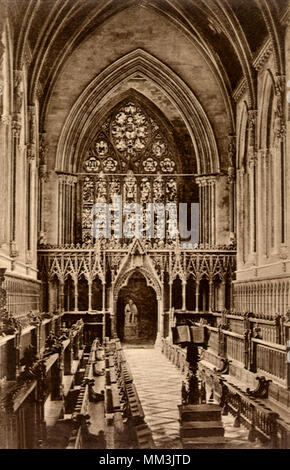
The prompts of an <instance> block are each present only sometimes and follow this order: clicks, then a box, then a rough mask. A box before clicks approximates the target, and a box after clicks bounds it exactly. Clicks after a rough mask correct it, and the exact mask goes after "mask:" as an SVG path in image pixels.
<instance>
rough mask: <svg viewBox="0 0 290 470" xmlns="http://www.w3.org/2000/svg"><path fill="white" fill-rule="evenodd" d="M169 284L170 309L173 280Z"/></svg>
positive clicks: (170, 306)
mask: <svg viewBox="0 0 290 470" xmlns="http://www.w3.org/2000/svg"><path fill="white" fill-rule="evenodd" d="M168 286H169V311H170V310H171V308H172V281H171V280H170V281H169V282H168Z"/></svg>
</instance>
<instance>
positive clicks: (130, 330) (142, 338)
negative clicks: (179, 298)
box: [117, 272, 157, 343]
mask: <svg viewBox="0 0 290 470" xmlns="http://www.w3.org/2000/svg"><path fill="white" fill-rule="evenodd" d="M117 334H118V337H119V338H120V339H121V341H124V342H128V343H140V342H141V343H145V342H150V343H151V342H153V341H155V339H156V334H157V298H156V292H155V291H154V289H153V288H152V287H149V286H147V283H146V279H145V277H144V276H143V275H142V274H141V273H138V272H136V273H134V274H133V275H132V276H131V277H130V279H129V281H128V285H127V286H125V287H122V289H121V290H120V292H119V297H118V302H117Z"/></svg>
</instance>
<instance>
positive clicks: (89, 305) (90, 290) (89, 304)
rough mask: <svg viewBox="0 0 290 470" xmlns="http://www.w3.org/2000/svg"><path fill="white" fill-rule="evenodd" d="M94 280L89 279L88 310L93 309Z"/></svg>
mask: <svg viewBox="0 0 290 470" xmlns="http://www.w3.org/2000/svg"><path fill="white" fill-rule="evenodd" d="M92 284H93V282H92V280H91V279H88V310H89V312H91V311H92Z"/></svg>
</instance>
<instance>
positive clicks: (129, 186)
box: [124, 170, 137, 202]
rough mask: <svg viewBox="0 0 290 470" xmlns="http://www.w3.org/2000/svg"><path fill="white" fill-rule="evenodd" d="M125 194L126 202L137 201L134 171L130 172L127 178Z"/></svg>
mask: <svg viewBox="0 0 290 470" xmlns="http://www.w3.org/2000/svg"><path fill="white" fill-rule="evenodd" d="M124 193H125V201H130V202H132V201H135V199H136V195H137V184H136V178H135V176H134V173H133V171H132V170H129V171H128V173H127V176H126V177H125V185H124Z"/></svg>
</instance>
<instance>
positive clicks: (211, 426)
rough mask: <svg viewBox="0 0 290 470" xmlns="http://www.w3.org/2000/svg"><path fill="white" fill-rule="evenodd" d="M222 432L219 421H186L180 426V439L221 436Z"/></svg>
mask: <svg viewBox="0 0 290 470" xmlns="http://www.w3.org/2000/svg"><path fill="white" fill-rule="evenodd" d="M224 432H225V431H224V428H223V425H222V422H221V421H202V422H201V421H187V422H184V423H182V424H181V426H180V436H181V437H210V436H223V435H224Z"/></svg>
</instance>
